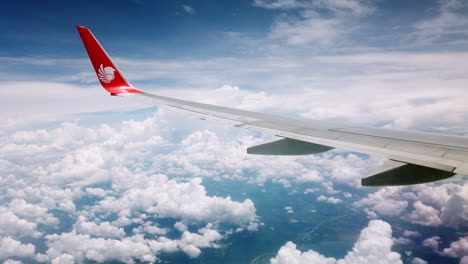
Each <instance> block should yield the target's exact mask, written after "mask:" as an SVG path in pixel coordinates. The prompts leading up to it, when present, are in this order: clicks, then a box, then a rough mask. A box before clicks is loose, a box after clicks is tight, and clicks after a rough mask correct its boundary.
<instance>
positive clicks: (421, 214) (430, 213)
mask: <svg viewBox="0 0 468 264" xmlns="http://www.w3.org/2000/svg"><path fill="white" fill-rule="evenodd" d="M413 206H414V210H413V212H411V214H410V215H409V216H408V219H409V221H410V222H411V223H414V224H419V225H423V226H439V225H441V224H442V221H441V220H440V218H439V210H437V209H435V208H433V207H431V206H427V205H425V204H423V203H422V202H420V201H417V202H415V203H414V204H413Z"/></svg>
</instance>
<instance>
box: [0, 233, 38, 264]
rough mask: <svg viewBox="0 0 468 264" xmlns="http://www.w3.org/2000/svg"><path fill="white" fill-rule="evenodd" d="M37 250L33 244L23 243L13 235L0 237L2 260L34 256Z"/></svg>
mask: <svg viewBox="0 0 468 264" xmlns="http://www.w3.org/2000/svg"><path fill="white" fill-rule="evenodd" d="M35 250H36V248H35V246H34V245H32V244H22V243H21V242H20V241H18V240H15V239H13V238H11V237H3V238H0V260H1V259H6V258H9V257H34V252H35Z"/></svg>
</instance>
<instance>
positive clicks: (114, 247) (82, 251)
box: [46, 233, 155, 263]
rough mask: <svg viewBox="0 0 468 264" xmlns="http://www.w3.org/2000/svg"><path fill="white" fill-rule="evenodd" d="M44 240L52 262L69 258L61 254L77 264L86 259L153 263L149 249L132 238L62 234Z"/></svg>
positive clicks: (49, 236)
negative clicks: (72, 259) (71, 258)
mask: <svg viewBox="0 0 468 264" xmlns="http://www.w3.org/2000/svg"><path fill="white" fill-rule="evenodd" d="M46 239H47V245H48V247H49V249H48V250H47V255H48V256H49V259H51V260H52V261H53V260H54V259H56V258H60V259H69V258H70V257H68V256H66V255H65V256H63V255H62V254H63V253H66V254H68V255H71V256H73V258H74V260H75V261H77V262H83V261H84V260H85V259H87V260H94V261H97V262H103V261H106V260H120V261H123V262H127V263H132V262H133V259H134V258H136V259H139V260H141V261H143V262H154V261H155V257H154V255H153V253H152V252H151V249H150V247H149V246H148V245H147V244H145V243H143V242H140V241H134V240H132V238H124V239H122V240H114V239H104V238H91V237H90V236H89V235H81V234H73V233H63V234H60V235H56V234H54V235H48V236H46ZM60 259H59V260H60ZM57 261H58V260H57ZM59 263H60V262H59Z"/></svg>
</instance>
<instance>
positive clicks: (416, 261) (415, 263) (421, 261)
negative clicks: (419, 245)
mask: <svg viewBox="0 0 468 264" xmlns="http://www.w3.org/2000/svg"><path fill="white" fill-rule="evenodd" d="M411 264H427V261H425V260H424V259H421V258H414V259H413V260H411Z"/></svg>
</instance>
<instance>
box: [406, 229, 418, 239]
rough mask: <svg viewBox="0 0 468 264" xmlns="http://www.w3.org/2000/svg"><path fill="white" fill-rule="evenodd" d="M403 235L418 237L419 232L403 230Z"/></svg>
mask: <svg viewBox="0 0 468 264" xmlns="http://www.w3.org/2000/svg"><path fill="white" fill-rule="evenodd" d="M403 235H404V236H405V237H420V236H421V233H419V232H418V231H411V230H405V231H404V232H403Z"/></svg>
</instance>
